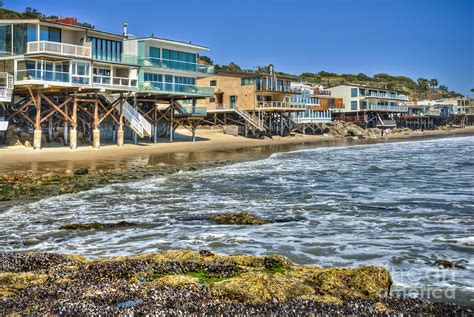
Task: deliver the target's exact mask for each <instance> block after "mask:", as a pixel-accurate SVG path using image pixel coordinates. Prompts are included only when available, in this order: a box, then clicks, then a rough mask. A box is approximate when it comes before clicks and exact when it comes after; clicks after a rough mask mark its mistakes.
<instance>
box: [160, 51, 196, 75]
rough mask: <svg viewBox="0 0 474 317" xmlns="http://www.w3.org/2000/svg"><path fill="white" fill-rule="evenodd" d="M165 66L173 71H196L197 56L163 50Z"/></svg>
mask: <svg viewBox="0 0 474 317" xmlns="http://www.w3.org/2000/svg"><path fill="white" fill-rule="evenodd" d="M162 53H163V59H164V61H163V64H164V65H165V66H167V67H169V68H172V69H180V70H189V71H195V70H196V65H195V64H196V60H197V58H196V54H192V53H185V52H178V51H173V50H168V49H163V51H162Z"/></svg>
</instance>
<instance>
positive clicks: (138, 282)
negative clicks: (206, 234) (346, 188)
mask: <svg viewBox="0 0 474 317" xmlns="http://www.w3.org/2000/svg"><path fill="white" fill-rule="evenodd" d="M391 284H392V279H391V277H390V274H389V272H388V271H387V270H386V269H384V268H382V267H374V266H365V267H360V268H356V269H351V268H321V267H317V266H296V265H294V264H293V263H291V261H289V260H288V259H286V258H284V257H281V256H278V255H274V256H248V255H231V256H222V255H219V254H215V253H212V252H209V251H202V252H193V251H190V250H169V251H164V252H161V253H156V254H146V255H139V256H131V257H126V256H123V257H117V258H108V259H98V260H88V259H85V258H83V257H80V256H73V255H59V254H48V253H3V254H0V300H1V302H2V305H0V313H1V314H2V315H11V314H31V313H33V312H34V313H35V314H66V315H71V314H74V315H83V314H86V315H87V314H112V315H116V314H120V315H122V314H127V315H131V314H160V315H189V314H198V315H208V314H213V315H214V314H218V315H234V314H239V315H242V314H285V315H288V314H289V312H291V315H295V314H296V315H301V314H304V315H307V314H325V315H328V314H329V315H334V314H338V315H340V314H350V315H359V314H364V315H366V314H370V315H372V314H381V313H387V312H389V313H405V314H408V313H412V314H419V313H433V312H436V313H448V314H456V313H463V311H462V310H461V309H460V308H459V307H457V306H454V305H451V304H430V303H428V302H424V301H420V300H414V299H400V298H392V297H388V296H387V293H388V290H389V288H390V285H391Z"/></svg>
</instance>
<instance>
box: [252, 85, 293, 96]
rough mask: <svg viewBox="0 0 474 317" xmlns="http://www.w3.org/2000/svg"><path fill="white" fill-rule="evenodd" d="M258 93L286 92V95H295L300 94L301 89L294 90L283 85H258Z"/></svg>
mask: <svg viewBox="0 0 474 317" xmlns="http://www.w3.org/2000/svg"><path fill="white" fill-rule="evenodd" d="M256 87H257V91H274V92H284V93H293V94H300V93H301V88H296V87H294V88H292V87H289V86H283V85H270V84H268V85H267V84H266V83H260V84H256Z"/></svg>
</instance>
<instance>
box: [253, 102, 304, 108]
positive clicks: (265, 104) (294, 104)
mask: <svg viewBox="0 0 474 317" xmlns="http://www.w3.org/2000/svg"><path fill="white" fill-rule="evenodd" d="M257 107H258V108H285V109H293V108H301V109H302V108H305V104H301V103H298V102H286V101H258V102H257Z"/></svg>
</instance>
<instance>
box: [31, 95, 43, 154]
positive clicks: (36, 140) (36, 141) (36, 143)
mask: <svg viewBox="0 0 474 317" xmlns="http://www.w3.org/2000/svg"><path fill="white" fill-rule="evenodd" d="M28 88H29V87H28ZM30 94H31V95H32V98H33V100H34V99H35V97H34V95H33V92H32V91H31V89H30ZM35 107H36V122H35V131H34V134H33V149H35V150H40V149H41V134H42V132H41V91H40V89H38V96H37V100H36V102H35Z"/></svg>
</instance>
